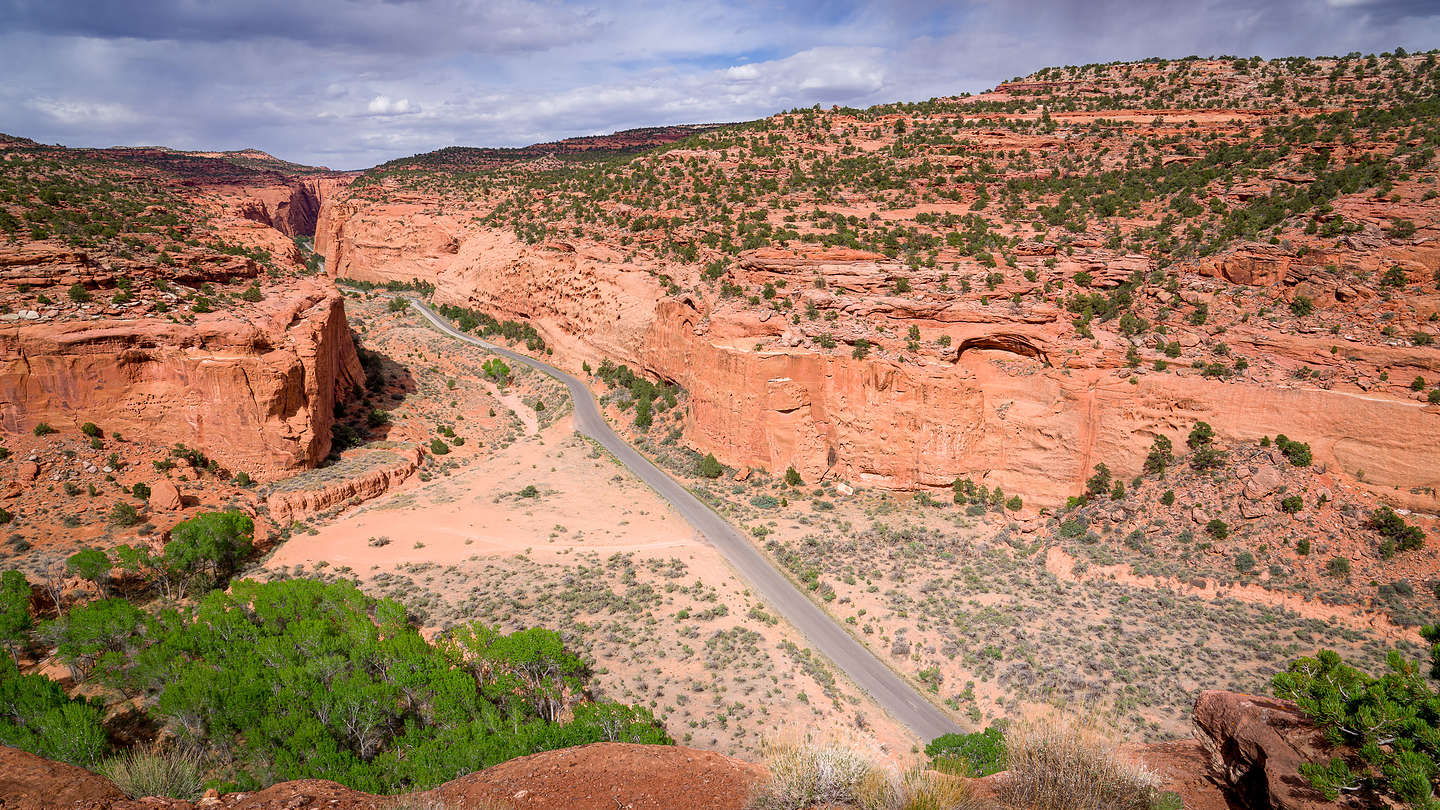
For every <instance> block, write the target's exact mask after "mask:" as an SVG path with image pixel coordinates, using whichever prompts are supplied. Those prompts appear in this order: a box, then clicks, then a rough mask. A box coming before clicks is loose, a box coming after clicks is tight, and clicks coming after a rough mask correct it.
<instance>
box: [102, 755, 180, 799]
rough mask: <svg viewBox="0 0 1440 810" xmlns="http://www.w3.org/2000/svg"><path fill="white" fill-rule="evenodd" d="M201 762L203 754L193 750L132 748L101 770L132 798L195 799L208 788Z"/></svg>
mask: <svg viewBox="0 0 1440 810" xmlns="http://www.w3.org/2000/svg"><path fill="white" fill-rule="evenodd" d="M200 764H201V763H200V757H199V756H198V755H197V754H195V753H192V752H185V751H178V750H172V751H167V752H165V753H162V754H150V753H146V752H144V751H129V752H127V753H124V754H121V755H119V756H116V757H111V758H110V759H107V760H105V761H104V762H103V763H101V765H100V768H99V773H100V775H101V776H103V777H105V778H106V779H109V780H110V781H111V782H114V783H115V786H116V787H118V788H120V790H121V791H123V792H124V793H125V795H126V796H129V797H130V798H132V799H143V798H146V797H147V796H163V797H165V798H167V799H182V800H185V801H194V800H195V799H198V798H200V794H201V793H202V792H204V790H205V777H204V775H203V773H202V772H201V768H200Z"/></svg>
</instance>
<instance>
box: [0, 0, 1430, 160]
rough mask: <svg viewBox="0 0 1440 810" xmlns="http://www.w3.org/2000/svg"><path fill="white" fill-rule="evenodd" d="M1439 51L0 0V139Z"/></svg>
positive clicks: (1034, 13)
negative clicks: (1108, 64) (1094, 67)
mask: <svg viewBox="0 0 1440 810" xmlns="http://www.w3.org/2000/svg"><path fill="white" fill-rule="evenodd" d="M1396 46H1403V47H1406V48H1408V49H1411V50H1426V49H1429V48H1434V47H1440V0H1276V1H1275V2H1264V0H1150V2H1131V1H1130V0H1124V1H1122V0H1091V1H1090V2H1061V1H1060V0H962V1H961V2H949V3H946V2H926V0H894V1H893V2H861V1H860V0H809V1H808V2H799V3H781V2H772V1H768V0H712V2H660V1H659V0H614V2H583V1H580V0H576V1H574V2H572V1H571V0H489V1H488V2H487V1H486V0H250V1H249V2H213V1H212V0H0V131H3V132H7V133H10V134H14V135H23V136H25V137H30V138H34V139H36V140H39V141H44V142H47V143H63V144H66V145H71V146H110V145H117V144H126V145H133V144H164V145H168V146H174V147H177V148H182V149H239V148H245V147H251V146H253V147H258V148H261V149H264V150H266V151H268V152H271V153H273V154H275V155H277V156H279V157H283V158H286V159H289V160H296V161H301V162H306V163H315V164H324V165H329V166H331V167H334V168H361V167H366V166H370V165H373V164H375V163H378V162H381V161H384V160H387V159H390V158H393V157H399V156H404V155H410V154H415V153H417V152H423V151H428V150H431V149H435V148H439V147H442V146H448V145H451V144H463V145H473V146H517V145H524V144H528V143H533V142H536V141H545V140H553V139H556V138H563V137H569V136H572V135H586V134H594V133H600V132H611V131H614V130H617V129H624V128H629V127H636V126H648V125H655V124H674V123H690V122H705V121H735V120H744V119H749V118H755V117H758V116H762V115H765V114H768V113H771V112H774V111H776V110H782V109H788V108H791V107H796V106H810V105H812V104H817V103H818V104H822V105H826V106H828V105H830V104H849V105H855V106H864V105H868V104H873V103H878V102H884V101H896V100H914V99H926V98H931V97H934V96H940V95H949V94H954V93H959V92H962V91H972V92H975V91H980V90H983V89H986V88H988V87H991V86H993V85H994V84H995V83H996V82H998V81H1003V80H1004V79H1007V78H1010V77H1011V76H1016V75H1023V74H1026V73H1029V72H1031V71H1033V70H1036V69H1038V68H1041V67H1045V66H1047V65H1057V64H1083V63H1086V62H1097V61H1101V62H1103V61H1111V60H1117V59H1136V58H1143V57H1146V56H1168V57H1180V56H1185V55H1188V54H1199V55H1210V54H1236V55H1243V56H1250V55H1254V54H1259V55H1262V56H1282V55H1290V54H1306V55H1321V54H1336V53H1346V52H1349V51H1357V50H1358V51H1364V52H1370V51H1374V52H1380V51H1385V50H1390V49H1392V48H1394V47H1396Z"/></svg>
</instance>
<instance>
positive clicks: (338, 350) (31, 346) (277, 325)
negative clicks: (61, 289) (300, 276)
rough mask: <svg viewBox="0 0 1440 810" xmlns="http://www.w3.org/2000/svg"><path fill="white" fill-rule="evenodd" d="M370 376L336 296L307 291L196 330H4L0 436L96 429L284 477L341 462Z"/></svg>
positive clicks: (130, 323) (209, 319)
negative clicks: (351, 401) (339, 422)
mask: <svg viewBox="0 0 1440 810" xmlns="http://www.w3.org/2000/svg"><path fill="white" fill-rule="evenodd" d="M363 377H364V375H363V372H362V370H361V368H360V363H359V360H358V358H357V357H356V354H355V347H354V344H353V343H352V342H351V338H350V330H349V327H348V325H347V324H346V321H345V307H344V301H343V299H342V297H341V295H340V293H339V292H338V291H336V290H335V289H334V288H333V287H332V286H330V285H329V284H326V283H323V282H320V281H315V280H306V281H303V282H300V283H299V284H298V285H297V286H295V287H293V288H290V289H288V290H286V291H284V292H275V293H273V294H271V295H270V296H269V297H268V298H267V299H266V300H265V301H263V302H261V303H259V304H256V305H254V306H253V307H250V308H248V309H247V310H244V311H236V312H224V313H222V312H216V313H210V314H205V315H200V316H198V317H197V318H196V320H195V323H194V324H190V325H187V324H182V323H170V322H162V321H159V320H152V319H128V320H97V321H70V322H62V323H30V324H27V323H24V322H23V321H22V322H18V323H15V324H13V325H6V326H4V327H3V328H0V429H3V430H5V431H8V432H17V431H28V430H30V429H31V428H33V427H34V425H35V424H36V423H38V422H48V423H50V424H52V425H54V426H56V427H61V426H65V425H71V424H74V425H79V424H81V423H83V422H87V421H89V422H95V423H96V424H98V425H101V426H102V427H103V428H104V429H105V430H107V431H118V432H119V433H121V434H122V435H124V434H131V435H144V436H151V437H156V436H158V437H163V438H164V439H168V440H170V441H176V442H183V443H184V444H187V445H189V446H191V447H195V448H198V449H200V450H201V451H203V452H204V453H205V454H206V455H208V456H210V457H212V458H214V459H216V460H217V461H218V462H219V463H220V464H222V465H223V466H225V467H227V468H230V469H233V470H245V471H247V472H249V473H251V474H252V475H256V476H257V477H272V476H276V475H279V474H281V473H283V472H284V471H286V470H292V469H296V468H302V467H308V466H312V465H314V464H315V463H317V462H319V461H320V460H321V459H323V458H324V457H325V456H326V455H327V454H328V453H329V451H330V425H331V422H332V419H333V415H332V414H333V408H334V403H335V398H336V396H337V394H338V393H341V392H343V391H345V390H346V389H347V388H348V387H349V386H351V385H353V384H355V383H356V381H359V380H363Z"/></svg>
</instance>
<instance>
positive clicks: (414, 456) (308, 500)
mask: <svg viewBox="0 0 1440 810" xmlns="http://www.w3.org/2000/svg"><path fill="white" fill-rule="evenodd" d="M369 455H371V456H373V457H374V460H373V461H368V460H364V459H362V461H364V465H363V466H364V467H365V469H362V470H359V471H357V472H356V473H355V474H354V475H344V476H341V477H338V478H337V479H336V480H331V481H326V482H317V483H316V485H315V486H313V487H304V488H300V489H286V490H281V491H277V492H272V493H271V494H270V496H269V497H268V498H267V499H266V506H267V507H269V509H270V517H271V519H273V520H274V521H275V522H276V523H277V524H278V525H281V526H284V525H286V524H288V523H290V522H291V521H293V520H300V519H302V518H305V517H307V516H309V515H313V514H315V513H317V512H323V511H325V510H326V509H329V508H331V507H333V506H339V505H340V504H343V503H347V502H349V501H350V500H352V499H356V500H361V501H364V500H369V499H371V498H374V497H377V496H379V495H382V494H384V493H385V492H387V491H389V490H390V489H391V488H392V487H394V486H397V485H398V484H400V483H401V482H402V481H404V480H405V479H407V478H409V477H410V475H411V474H412V473H414V472H415V470H417V469H419V467H420V462H421V461H423V460H424V458H425V455H424V452H423V451H422V450H421V449H420V448H418V447H406V448H400V449H397V450H380V451H375V452H374V453H371V454H369ZM296 483H302V481H297V482H296Z"/></svg>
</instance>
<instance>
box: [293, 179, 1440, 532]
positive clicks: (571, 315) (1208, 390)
mask: <svg viewBox="0 0 1440 810" xmlns="http://www.w3.org/2000/svg"><path fill="white" fill-rule="evenodd" d="M424 208H425V206H422V205H420V204H419V203H402V204H398V205H397V204H393V203H392V204H387V205H384V206H366V205H362V204H357V203H355V202H344V203H341V204H339V205H334V206H327V208H326V210H325V211H323V212H322V215H321V228H320V231H319V232H318V233H317V237H316V242H317V247H318V248H319V249H321V250H323V251H325V255H326V258H327V262H328V264H327V266H328V267H330V268H331V269H332V271H333V272H335V273H336V274H337V275H341V276H346V277H350V278H358V279H364V280H369V281H387V280H399V281H408V280H410V279H411V278H419V279H422V280H425V281H428V282H431V283H434V284H436V286H437V291H436V294H435V298H436V300H437V301H439V302H442V303H452V304H461V305H465V306H470V307H474V308H476V309H480V310H484V311H487V312H490V313H491V314H493V315H495V316H497V317H502V318H515V319H526V320H529V321H530V322H532V323H533V324H534V325H535V326H536V328H537V329H539V330H540V331H541V333H542V334H543V335H544V336H545V339H546V341H547V342H548V343H549V344H550V345H552V346H553V347H554V348H555V352H556V356H555V357H554V358H552V360H555V361H556V362H558V363H560V364H561V365H563V366H566V367H568V368H571V369H572V370H576V369H578V367H579V366H580V364H581V362H582V361H585V362H590V363H591V364H592V365H593V364H595V363H596V362H597V361H598V360H599V359H611V360H613V361H615V362H617V363H628V364H630V365H631V366H632V367H638V368H643V369H645V370H647V371H649V372H651V373H653V374H657V375H659V376H662V377H664V378H667V379H669V380H673V381H675V382H677V383H678V384H680V385H681V386H683V387H684V388H685V389H687V390H688V392H689V394H690V412H689V414H688V420H687V439H688V440H689V442H690V443H691V444H693V445H694V446H695V447H696V448H697V449H699V450H700V451H701V452H713V453H714V454H715V456H716V457H717V458H719V459H720V460H721V461H723V462H725V463H727V464H729V465H732V466H736V467H744V466H750V467H757V468H763V469H767V470H771V471H775V472H778V471H782V470H784V469H785V468H786V467H789V466H794V467H795V468H796V470H797V471H799V472H800V474H801V476H802V477H803V478H804V479H805V480H806V481H818V480H821V479H822V478H825V477H838V478H840V479H843V480H848V481H852V482H858V483H863V484H866V485H872V486H880V487H888V488H896V489H912V488H918V487H945V486H948V485H949V484H950V483H951V482H953V481H954V480H955V479H956V478H957V477H960V476H969V477H972V478H974V479H976V480H977V481H983V482H984V483H986V484H987V485H989V486H992V487H993V486H996V485H999V486H1001V487H1003V488H1004V489H1005V491H1006V492H1007V493H1012V494H1020V495H1023V496H1025V498H1026V500H1027V501H1030V502H1034V503H1036V504H1042V505H1043V504H1053V503H1057V502H1061V501H1063V500H1064V498H1065V497H1066V496H1067V495H1071V494H1075V493H1077V492H1079V491H1080V490H1081V489H1082V488H1083V485H1084V481H1085V478H1086V477H1087V476H1088V475H1089V474H1090V472H1091V468H1092V467H1093V465H1094V464H1096V463H1099V462H1104V463H1106V464H1108V465H1109V466H1110V467H1111V468H1112V469H1115V470H1117V471H1121V472H1124V473H1125V474H1130V473H1132V472H1135V471H1138V470H1139V468H1140V465H1141V462H1142V461H1143V458H1144V455H1145V452H1146V450H1147V449H1148V447H1149V445H1150V443H1151V441H1152V440H1153V438H1154V437H1155V436H1156V435H1160V434H1164V435H1167V436H1169V437H1170V438H1171V439H1172V440H1173V441H1174V442H1175V443H1176V445H1177V446H1180V445H1181V443H1182V442H1183V439H1184V437H1185V435H1186V434H1187V433H1188V431H1189V430H1190V428H1191V427H1192V426H1193V425H1194V423H1195V422H1196V421H1199V420H1204V421H1208V422H1210V423H1211V424H1212V425H1213V426H1214V427H1215V428H1216V430H1217V431H1219V432H1220V433H1221V434H1222V435H1223V436H1226V437H1229V438H1231V439H1235V440H1255V439H1258V438H1259V437H1261V436H1265V435H1270V436H1273V435H1275V434H1277V433H1285V434H1287V435H1290V436H1294V437H1301V438H1303V440H1305V441H1307V442H1309V443H1310V444H1311V446H1312V448H1313V450H1314V453H1315V459H1316V461H1317V462H1318V463H1321V464H1325V465H1327V466H1329V467H1331V468H1334V469H1336V470H1337V471H1339V472H1340V473H1343V474H1345V475H1347V476H1348V477H1350V478H1352V479H1355V480H1358V481H1360V482H1362V483H1364V484H1367V485H1369V486H1371V487H1373V488H1374V489H1375V491H1376V492H1377V493H1378V494H1382V495H1383V496H1384V497H1385V498H1386V499H1388V500H1390V501H1392V502H1394V503H1397V504H1399V505H1403V506H1407V507H1411V508H1419V509H1427V510H1436V509H1440V500H1437V496H1436V492H1437V491H1440V467H1437V466H1436V465H1435V464H1434V463H1433V459H1434V458H1435V457H1436V456H1437V454H1440V430H1436V425H1437V424H1440V413H1437V409H1436V408H1434V407H1427V406H1425V405H1424V403H1423V402H1417V401H1413V400H1404V399H1396V398H1393V397H1390V396H1385V395H1378V394H1377V395H1371V394H1367V393H1365V392H1364V391H1361V390H1358V389H1357V390H1331V389H1328V388H1325V387H1320V386H1318V385H1316V384H1313V383H1306V382H1294V383H1287V384H1284V385H1278V386H1277V385H1274V384H1273V383H1271V384H1262V383H1251V382H1247V381H1245V380H1236V381H1224V382H1222V381H1215V380H1209V379H1203V378H1199V377H1196V376H1178V375H1172V374H1157V373H1144V370H1140V371H1137V374H1136V376H1137V379H1138V384H1132V383H1131V382H1129V380H1128V379H1127V378H1126V377H1125V376H1124V375H1122V374H1121V373H1119V372H1120V369H1119V368H1118V365H1117V363H1116V360H1115V359H1110V360H1108V361H1107V360H1106V359H1105V358H1121V357H1123V356H1124V354H1125V351H1126V345H1125V344H1123V343H1122V342H1121V341H1120V340H1119V338H1118V336H1116V335H1113V334H1112V335H1105V334H1102V335H1101V336H1100V340H1101V341H1102V343H1103V344H1104V349H1105V351H1103V352H1094V351H1088V350H1087V349H1086V346H1085V345H1084V344H1083V343H1080V342H1078V341H1077V339H1076V336H1075V335H1074V333H1073V329H1072V327H1071V326H1070V324H1069V319H1068V316H1067V315H1066V314H1065V313H1062V312H1060V311H1059V310H1058V309H1056V308H1054V307H1048V308H1047V307H1031V308H1029V309H1028V310H1026V311H1024V312H1023V313H1021V314H1020V315H1018V316H1011V315H1009V314H1007V313H1006V312H1005V311H1003V310H1000V309H999V308H998V307H976V306H972V305H969V304H965V303H951V304H943V305H942V304H936V303H933V302H926V301H918V300H916V299H913V298H909V299H907V298H901V297H893V296H888V295H886V294H885V288H886V286H887V285H888V284H889V283H890V280H889V279H890V276H892V275H894V274H896V273H898V272H899V266H898V265H894V264H893V263H890V264H887V263H886V262H884V261H880V260H879V259H880V258H881V257H878V256H874V255H867V254H863V253H859V252H856V251H843V250H836V251H829V252H827V253H825V254H823V255H821V256H819V257H809V258H802V259H788V258H784V257H781V256H778V255H767V254H765V253H764V252H763V251H762V252H759V253H758V254H755V255H750V256H747V257H745V258H744V259H742V261H741V262H740V265H739V268H738V270H737V273H738V278H739V279H740V280H741V281H743V282H746V283H750V284H763V283H764V282H766V281H778V280H781V279H786V280H788V282H789V285H790V287H792V288H793V287H795V286H797V285H798V286H809V282H810V280H811V279H812V278H814V277H816V276H821V277H823V278H824V279H825V281H826V286H825V288H824V290H825V291H830V290H834V291H836V293H860V294H862V295H864V296H865V297H861V298H858V299H855V298H850V299H846V301H845V302H844V303H840V304H837V306H843V307H844V311H843V312H842V313H841V314H843V315H844V317H843V318H841V319H840V320H838V321H836V322H835V323H833V324H830V325H828V326H827V327H826V328H828V329H831V330H832V331H834V332H835V336H836V338H837V339H839V340H842V341H843V340H845V338H846V328H847V327H846V322H847V321H848V320H851V319H854V318H859V317H869V318H874V317H882V318H885V319H886V320H889V321H890V322H892V323H895V324H896V325H897V327H898V328H897V331H902V332H903V330H904V329H905V328H906V325H907V324H910V323H914V324H917V325H919V326H921V327H922V328H924V329H925V330H926V332H927V340H928V339H930V338H931V337H932V336H933V335H932V334H931V333H932V330H935V329H937V328H938V329H939V330H941V333H943V334H945V335H948V336H950V337H951V338H952V343H951V344H950V345H951V347H952V348H951V349H950V351H949V353H948V354H947V355H946V356H945V357H944V358H942V361H941V362H936V361H935V360H933V359H926V360H919V361H914V362H910V361H903V362H902V361H900V360H897V359H893V358H888V357H870V358H865V359H855V358H852V357H851V356H850V355H849V354H844V353H838V352H823V351H816V350H815V349H814V348H812V345H813V344H812V341H811V340H810V338H811V337H813V336H811V335H807V334H804V333H802V331H801V330H802V329H803V328H805V327H803V326H795V325H792V324H791V323H790V322H789V321H788V320H787V319H786V318H785V317H784V316H782V315H780V314H778V313H759V314H756V313H754V312H753V311H735V310H734V309H733V308H731V309H721V308H717V309H714V310H712V309H711V307H710V306H708V305H707V304H706V303H705V302H703V301H698V300H695V299H693V298H692V297H689V296H679V297H666V295H665V291H664V288H663V287H662V286H661V284H660V282H659V281H658V280H657V279H656V278H655V277H654V276H652V275H650V274H649V273H647V272H645V271H644V270H643V269H642V268H641V267H638V266H635V265H630V264H627V263H626V262H624V261H623V259H622V257H621V256H620V255H619V254H617V253H612V252H610V251H608V250H607V248H605V247H603V246H596V245H584V246H581V247H578V248H576V247H572V246H570V245H568V244H563V243H549V244H544V245H526V244H524V243H522V242H519V241H518V240H516V239H515V238H514V237H513V236H512V235H511V234H509V233H508V232H501V231H496V230H492V229H487V228H482V227H478V226H475V225H473V224H471V223H470V222H469V221H467V220H469V217H461V216H454V217H451V216H444V215H432V214H427V213H424V211H423V209H424ZM1272 260H1273V261H1272ZM1226 261H1227V262H1229V264H1228V267H1229V269H1224V268H1223V267H1222V268H1221V269H1220V270H1217V271H1215V272H1217V273H1223V274H1225V275H1227V276H1233V277H1234V278H1235V279H1237V280H1240V279H1243V280H1245V281H1246V282H1248V283H1278V281H1279V280H1280V279H1282V278H1284V277H1285V274H1286V273H1290V272H1292V268H1291V267H1290V265H1289V264H1288V263H1287V262H1286V261H1284V260H1281V259H1280V258H1279V257H1272V256H1271V255H1270V254H1269V252H1267V251H1265V250H1262V249H1260V248H1258V247H1257V248H1256V249H1254V250H1249V251H1244V252H1241V253H1240V254H1238V255H1236V256H1234V257H1232V258H1230V259H1227V260H1226ZM1066 263H1068V264H1075V265H1076V266H1077V267H1082V266H1083V268H1084V269H1086V270H1087V272H1090V273H1092V274H1093V275H1094V276H1095V281H1094V284H1095V286H1097V287H1104V286H1106V285H1108V284H1114V283H1118V281H1119V279H1123V278H1125V277H1126V276H1128V275H1129V274H1130V273H1131V272H1132V271H1134V270H1136V269H1142V270H1143V269H1145V263H1146V260H1145V259H1144V257H1139V256H1127V255H1116V256H1112V257H1107V258H1104V259H1103V260H1082V259H1078V258H1068V259H1066ZM1062 269H1063V268H1062ZM911 275H912V277H915V276H914V274H913V273H912V274H911ZM812 294H813V295H812ZM806 295H807V296H812V297H813V298H814V300H817V301H819V302H820V303H821V304H822V306H823V305H825V303H826V301H825V300H824V299H825V296H827V295H829V293H828V292H818V291H814V290H809V291H807V293H806ZM1173 337H1176V338H1177V339H1181V340H1184V341H1186V342H1187V343H1188V342H1191V341H1195V340H1202V339H1209V338H1208V336H1207V335H1204V334H1203V333H1200V334H1196V335H1188V334H1179V333H1177V334H1175V335H1173ZM1226 338H1227V340H1228V342H1229V343H1230V344H1231V346H1232V347H1233V348H1234V349H1236V350H1237V351H1240V350H1242V349H1243V350H1244V353H1246V354H1247V355H1248V356H1251V357H1254V358H1262V357H1263V358H1266V359H1265V360H1263V361H1262V360H1260V359H1257V360H1255V361H1253V362H1256V363H1258V362H1275V363H1332V362H1336V361H1335V357H1336V355H1335V354H1334V353H1333V352H1332V351H1331V346H1332V345H1333V343H1334V341H1333V340H1332V339H1328V338H1324V337H1315V338H1308V337H1303V336H1294V335H1282V334H1276V333H1272V332H1267V331H1263V330H1260V329H1251V328H1248V327H1244V326H1236V327H1235V328H1233V329H1232V330H1231V331H1230V332H1229V333H1228V334H1227V335H1226ZM757 342H761V343H763V344H764V345H763V348H761V349H756V348H755V345H756V343H757ZM1342 358H1343V359H1344V361H1345V362H1347V363H1350V364H1352V365H1353V366H1356V367H1362V368H1367V369H1372V370H1373V369H1388V370H1389V374H1390V375H1392V376H1394V378H1395V379H1407V380H1408V379H1411V378H1412V377H1413V376H1415V375H1417V374H1421V375H1425V376H1426V377H1427V379H1428V378H1432V377H1434V376H1435V375H1436V374H1440V356H1437V355H1436V353H1435V352H1432V351H1424V350H1418V349H1411V348H1402V347H1385V346H1365V345H1354V346H1347V348H1346V352H1345V354H1344V355H1343V356H1342Z"/></svg>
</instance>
